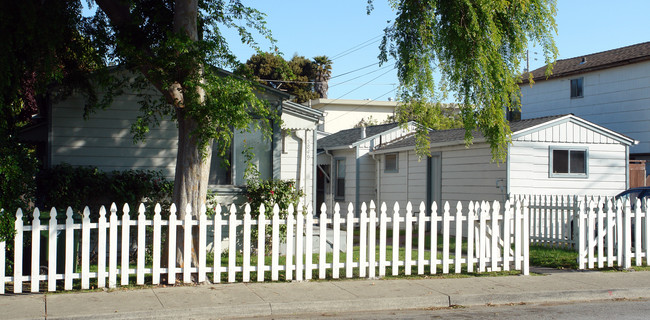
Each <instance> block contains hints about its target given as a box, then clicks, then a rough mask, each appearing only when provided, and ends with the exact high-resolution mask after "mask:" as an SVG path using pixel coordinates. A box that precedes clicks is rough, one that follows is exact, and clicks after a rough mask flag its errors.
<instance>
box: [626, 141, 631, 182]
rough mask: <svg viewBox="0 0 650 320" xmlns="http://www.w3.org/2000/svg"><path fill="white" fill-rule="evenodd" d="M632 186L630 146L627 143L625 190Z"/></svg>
mask: <svg viewBox="0 0 650 320" xmlns="http://www.w3.org/2000/svg"><path fill="white" fill-rule="evenodd" d="M629 188H630V146H628V145H625V190H627V189H629Z"/></svg>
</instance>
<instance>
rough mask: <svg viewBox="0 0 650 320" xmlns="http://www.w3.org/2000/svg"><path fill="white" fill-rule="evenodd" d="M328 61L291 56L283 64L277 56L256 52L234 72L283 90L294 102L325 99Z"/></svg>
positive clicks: (330, 64) (330, 65)
mask: <svg viewBox="0 0 650 320" xmlns="http://www.w3.org/2000/svg"><path fill="white" fill-rule="evenodd" d="M331 70H332V61H331V60H330V59H329V58H327V57H326V56H318V57H314V59H313V60H309V59H307V58H305V57H304V56H299V55H294V56H293V58H291V60H289V61H286V60H284V58H282V56H280V55H279V54H272V53H258V54H255V55H253V56H252V57H251V58H250V59H248V61H246V64H245V65H243V66H242V67H241V68H239V69H238V73H240V74H243V75H245V76H246V77H248V78H250V79H255V80H257V81H259V82H260V83H262V84H266V85H269V86H272V87H273V88H276V89H279V90H283V91H286V92H287V93H289V94H291V95H293V96H294V97H295V98H294V100H295V101H296V102H298V103H302V102H306V101H309V100H311V99H317V98H327V89H328V86H327V81H328V80H329V79H330V77H331V73H332V72H331Z"/></svg>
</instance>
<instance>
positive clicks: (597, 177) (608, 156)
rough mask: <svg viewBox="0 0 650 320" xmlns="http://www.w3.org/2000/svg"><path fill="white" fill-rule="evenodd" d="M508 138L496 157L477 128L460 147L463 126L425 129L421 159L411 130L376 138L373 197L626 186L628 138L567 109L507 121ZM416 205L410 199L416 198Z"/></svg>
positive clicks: (468, 196) (579, 191)
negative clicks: (426, 147)
mask: <svg viewBox="0 0 650 320" xmlns="http://www.w3.org/2000/svg"><path fill="white" fill-rule="evenodd" d="M510 128H511V130H512V144H511V145H509V147H508V152H507V158H506V160H505V162H502V163H495V162H493V161H491V160H492V154H491V151H490V146H489V144H488V143H487V142H486V141H485V138H483V137H482V135H481V134H480V133H475V134H474V143H473V144H472V145H470V146H469V147H467V146H466V145H465V141H464V135H465V131H464V129H452V130H441V131H431V132H430V134H429V139H430V151H431V156H430V157H426V158H423V159H421V158H420V157H419V156H418V155H417V154H416V152H415V138H414V137H406V138H403V139H396V140H393V141H390V142H387V143H384V144H381V145H379V146H377V147H376V148H374V149H373V150H371V151H370V152H369V155H370V156H372V157H374V158H375V159H376V160H377V163H378V165H375V166H373V167H374V168H375V169H376V170H377V172H376V176H377V179H376V187H375V188H376V198H374V199H376V200H377V202H378V203H381V202H386V203H391V204H392V203H394V202H395V201H397V202H399V204H400V206H401V207H402V208H404V205H406V202H407V201H411V202H413V203H414V204H419V203H420V201H426V202H427V203H432V201H434V200H435V201H437V203H438V204H439V207H441V203H444V202H445V201H449V202H450V204H451V205H452V207H455V203H456V202H457V201H463V202H466V201H471V200H488V201H494V200H499V201H504V200H505V199H508V198H509V197H510V196H511V195H517V194H542V195H553V194H566V195H604V196H613V195H616V194H617V193H619V192H620V191H622V190H625V189H626V188H627V187H628V158H629V149H630V146H632V145H634V144H636V143H638V142H637V141H636V140H634V139H632V138H630V137H627V136H625V135H622V134H619V133H616V132H614V131H611V130H609V129H607V128H604V127H601V126H599V125H596V124H594V123H592V122H589V121H586V120H584V119H582V118H579V117H577V116H574V115H572V114H566V115H557V116H549V117H542V118H535V119H526V120H521V121H514V122H511V123H510ZM416 207H417V205H416Z"/></svg>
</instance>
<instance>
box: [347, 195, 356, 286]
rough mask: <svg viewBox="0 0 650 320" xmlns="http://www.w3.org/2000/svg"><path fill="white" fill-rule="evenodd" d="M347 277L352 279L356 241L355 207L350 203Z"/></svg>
mask: <svg viewBox="0 0 650 320" xmlns="http://www.w3.org/2000/svg"><path fill="white" fill-rule="evenodd" d="M345 229H346V233H345V237H346V239H345V252H346V254H345V277H346V278H352V275H353V274H354V273H353V265H352V254H351V253H352V250H353V245H354V244H353V241H354V206H353V205H352V202H350V203H348V213H347V215H346V217H345Z"/></svg>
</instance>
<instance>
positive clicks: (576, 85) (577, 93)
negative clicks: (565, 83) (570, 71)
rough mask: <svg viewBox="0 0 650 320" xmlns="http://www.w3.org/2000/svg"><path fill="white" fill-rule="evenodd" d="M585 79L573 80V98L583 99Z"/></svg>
mask: <svg viewBox="0 0 650 320" xmlns="http://www.w3.org/2000/svg"><path fill="white" fill-rule="evenodd" d="M582 89H583V78H577V79H571V98H582V94H583V90H582Z"/></svg>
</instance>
